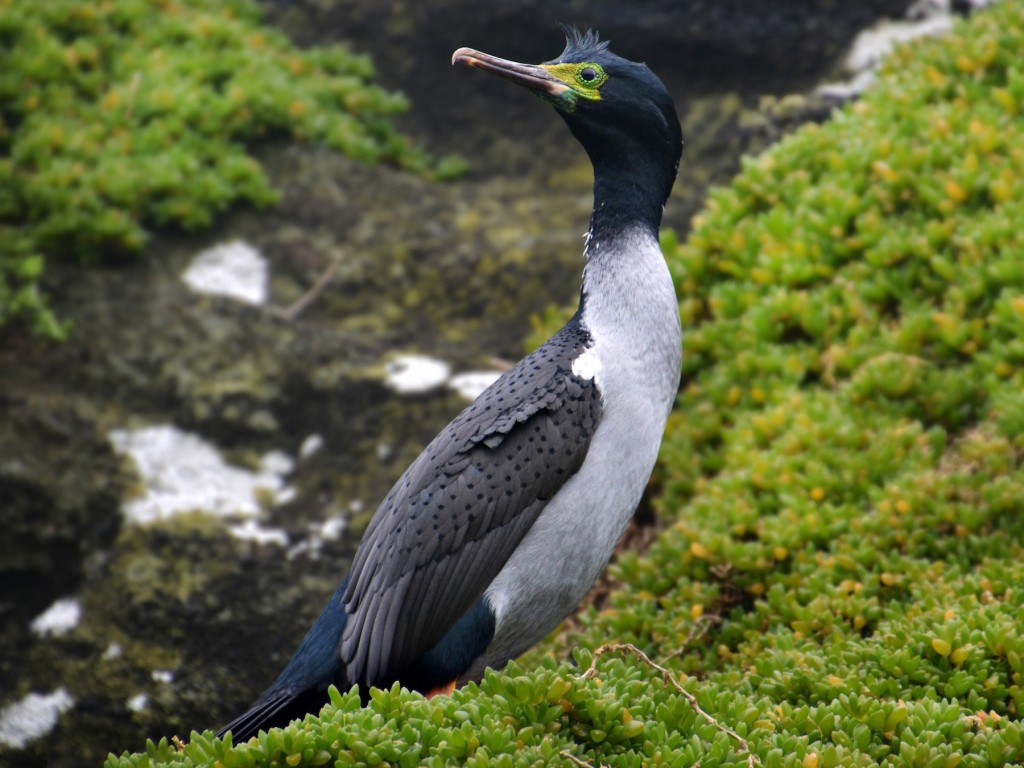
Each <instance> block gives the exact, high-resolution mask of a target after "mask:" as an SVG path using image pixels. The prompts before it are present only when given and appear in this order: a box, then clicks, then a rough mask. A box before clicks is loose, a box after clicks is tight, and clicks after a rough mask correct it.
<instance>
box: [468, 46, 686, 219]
mask: <svg viewBox="0 0 1024 768" xmlns="http://www.w3.org/2000/svg"><path fill="white" fill-rule="evenodd" d="M563 29H564V30H565V32H566V45H565V50H564V51H562V53H561V55H560V56H558V58H556V59H553V60H551V61H547V62H544V63H543V64H520V63H518V62H515V61H509V60H507V59H501V58H498V57H497V56H491V55H490V54H486V53H482V52H480V51H477V50H474V49H472V48H459V50H457V51H455V53H454V54H453V55H452V63H453V64H466V65H468V66H471V67H476V68H478V69H482V70H485V71H487V72H491V73H492V74H495V75H498V76H499V77H503V78H505V79H507V80H511V81H512V82H514V83H518V84H519V85H521V86H523V87H525V88H526V89H527V90H529V91H531V92H533V93H535V94H537V95H538V96H540V97H542V98H543V99H544V100H545V101H547V102H549V103H551V104H552V105H554V107H555V108H556V109H557V110H558V112H559V114H561V116H562V118H563V119H564V120H565V122H566V123H567V124H568V125H569V129H570V130H571V131H572V133H573V135H574V136H576V138H577V140H578V141H579V142H580V143H581V144H582V145H583V147H584V148H585V149H586V150H587V154H589V155H590V159H591V162H593V164H594V168H595V171H596V172H598V173H601V172H602V171H603V172H604V173H606V174H607V175H610V176H618V177H621V178H622V179H623V180H625V179H632V180H635V181H637V182H640V181H646V182H647V183H648V184H649V185H653V186H654V187H655V188H656V190H657V192H656V193H657V194H659V195H661V199H660V200H659V201H658V202H659V204H660V203H664V201H665V199H667V198H668V194H669V192H670V191H671V188H672V182H673V181H674V180H675V176H676V171H677V169H678V167H679V157H680V155H681V153H682V147H683V141H682V132H681V130H680V127H679V118H678V117H677V115H676V111H675V105H674V104H673V102H672V97H671V96H670V95H669V92H668V89H667V88H665V85H664V83H662V82H661V80H660V79H658V77H657V75H655V74H654V73H653V72H651V70H650V69H648V67H647V65H646V64H640V63H636V62H632V61H628V60H626V59H624V58H622V57H621V56H617V55H616V54H614V53H612V52H611V51H610V50H609V49H608V43H607V41H602V40H600V39H599V38H598V36H597V34H596V33H594V32H592V31H587V32H585V33H580V32H579V31H577V30H576V29H574V28H571V27H565V28H563Z"/></svg>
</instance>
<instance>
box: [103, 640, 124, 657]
mask: <svg viewBox="0 0 1024 768" xmlns="http://www.w3.org/2000/svg"><path fill="white" fill-rule="evenodd" d="M123 653H124V648H122V647H121V644H120V643H111V644H110V645H108V646H107V648H106V650H105V651H103V655H102V656H100V658H101V659H102V660H103V661H113V660H114V659H119V658H121V655H122V654H123Z"/></svg>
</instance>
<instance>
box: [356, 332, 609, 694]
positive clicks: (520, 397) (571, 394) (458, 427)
mask: <svg viewBox="0 0 1024 768" xmlns="http://www.w3.org/2000/svg"><path fill="white" fill-rule="evenodd" d="M589 342H590V338H589V335H588V333H587V331H586V329H585V328H584V327H582V326H581V325H580V323H579V321H578V319H577V318H574V319H573V320H572V321H570V323H569V324H567V325H566V326H565V327H564V328H563V329H562V330H561V331H559V333H557V334H556V335H555V336H554V337H552V338H551V339H550V340H549V341H548V342H547V343H546V344H544V345H543V346H542V347H540V348H539V349H538V350H537V351H535V352H534V353H533V354H531V355H529V356H527V357H526V358H524V359H523V360H522V361H520V362H519V363H518V364H517V365H516V366H515V367H513V368H512V369H510V370H509V371H508V372H506V373H505V374H504V375H503V376H502V377H501V378H500V379H498V380H497V381H496V382H495V383H494V384H493V385H491V387H489V388H488V389H487V390H486V391H485V392H484V393H483V394H481V395H480V397H478V398H477V399H476V400H475V401H474V402H473V404H472V405H470V406H469V407H468V408H466V410H464V411H463V412H462V413H461V414H460V415H459V416H458V417H456V418H455V420H453V421H452V422H451V423H450V424H449V425H448V426H447V427H446V428H445V429H444V430H442V432H441V433H440V434H439V435H438V436H437V437H436V438H435V439H434V440H433V442H431V443H430V445H429V446H427V448H426V450H424V452H423V453H422V454H421V455H420V457H419V458H418V459H416V461H414V462H413V464H412V465H411V466H410V467H409V469H408V470H406V472H405V474H404V475H402V477H401V478H400V479H399V480H398V482H397V483H396V484H395V486H394V488H392V489H391V492H390V493H389V494H388V495H387V497H386V498H385V499H384V501H383V503H382V504H381V506H380V508H379V509H378V510H377V512H376V514H375V515H374V517H373V519H372V520H371V522H370V525H369V527H368V528H367V531H366V534H365V535H364V537H363V541H362V543H361V544H360V547H359V550H358V551H357V552H356V556H355V561H354V563H353V566H352V570H351V572H350V575H349V581H348V588H347V589H346V591H345V595H344V603H345V607H346V610H347V611H348V612H349V614H350V617H349V620H348V623H347V625H346V627H345V632H344V635H343V636H342V640H341V646H340V649H339V652H340V657H341V661H342V665H343V666H344V667H345V669H346V671H347V676H348V678H349V682H350V683H359V684H371V685H389V684H390V683H391V682H392V681H394V680H395V679H397V678H398V677H399V676H400V675H401V673H402V671H403V669H405V668H407V667H408V666H409V665H411V664H412V663H413V662H415V661H416V659H417V658H419V657H420V656H421V655H422V654H424V653H425V652H426V651H428V650H429V649H430V648H431V647H433V646H434V645H435V644H436V643H437V642H438V641H439V640H440V639H441V637H442V636H443V635H444V634H445V633H446V632H447V631H448V630H449V629H450V628H451V627H452V626H453V625H454V624H455V622H456V621H458V619H459V617H460V616H462V615H463V614H464V613H465V612H466V611H468V610H469V609H470V608H471V607H472V606H473V605H474V603H476V601H478V600H479V599H480V598H481V596H482V595H483V594H484V591H485V590H486V589H487V587H488V585H489V584H490V583H491V581H492V580H493V579H494V577H495V576H496V575H497V574H498V572H499V571H500V570H501V568H502V566H503V565H504V564H505V562H506V561H507V560H508V558H509V556H510V555H511V554H512V552H513V551H514V550H515V549H516V547H517V546H518V545H519V542H520V541H521V540H522V538H523V536H524V535H525V534H526V532H527V531H528V530H529V529H530V526H531V525H532V524H533V522H534V521H535V520H536V519H537V517H538V516H539V515H540V513H541V511H542V510H543V509H544V507H545V505H546V504H547V503H548V501H549V500H550V499H551V497H552V496H554V495H555V493H557V492H558V490H559V489H560V488H561V487H562V485H563V484H564V483H565V481H566V480H567V479H568V478H569V477H571V476H572V475H573V474H574V473H575V472H576V470H577V469H579V467H580V465H581V464H582V463H583V459H584V458H585V456H586V454H587V449H588V447H589V445H590V440H591V437H592V436H593V434H594V431H595V429H596V428H597V424H598V421H599V420H600V417H601V399H600V394H599V392H598V387H597V385H596V383H595V382H594V381H593V380H587V379H582V378H580V377H578V376H575V375H574V374H573V373H572V363H573V360H575V359H576V358H577V357H578V356H579V355H580V354H581V353H582V352H583V351H584V350H585V349H586V348H587V346H588V344H589Z"/></svg>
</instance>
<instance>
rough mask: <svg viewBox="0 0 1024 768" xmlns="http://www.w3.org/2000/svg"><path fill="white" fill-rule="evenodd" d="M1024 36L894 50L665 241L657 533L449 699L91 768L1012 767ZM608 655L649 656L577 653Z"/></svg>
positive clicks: (969, 37)
mask: <svg viewBox="0 0 1024 768" xmlns="http://www.w3.org/2000/svg"><path fill="white" fill-rule="evenodd" d="M1021 50H1024V3H1021V2H1010V1H1009V0H1007V2H1003V3H1000V4H997V5H995V6H993V7H992V8H991V9H989V10H987V11H985V12H982V13H978V14H977V15H975V16H974V17H972V18H971V19H970V20H969V21H967V22H964V23H961V24H959V25H958V26H957V28H956V30H955V32H954V33H953V34H952V35H951V36H949V37H947V38H944V39H941V40H927V41H922V42H918V43H915V44H913V45H911V46H908V47H906V48H904V49H901V50H900V51H898V52H897V53H896V54H895V55H894V56H893V57H892V58H891V59H890V60H889V62H888V64H887V66H886V68H885V70H884V71H883V73H882V76H881V78H880V82H879V83H878V85H877V86H876V87H875V88H874V89H873V90H872V91H871V92H870V93H869V94H868V95H867V96H866V97H865V98H864V99H863V100H862V101H860V102H858V103H856V104H853V105H851V106H849V107H848V108H845V109H844V110H841V111H840V112H838V113H837V114H836V115H835V116H834V118H833V119H832V120H831V121H829V122H828V123H826V124H824V125H821V126H809V127H806V128H804V129H802V130H801V131H799V132H798V133H796V134H795V135H794V136H792V137H791V138H789V139H787V140H785V141H784V142H782V143H781V144H780V145H778V146H777V147H775V148H774V149H772V150H771V151H770V152H768V153H767V154H765V155H763V156H761V157H759V158H756V159H751V160H748V161H747V162H746V163H745V166H744V169H743V171H742V172H741V173H740V175H739V176H738V177H737V178H736V180H735V181H734V182H733V184H732V185H731V186H729V187H728V188H724V189H720V190H717V191H716V192H714V193H713V194H712V195H711V198H710V200H709V202H708V205H707V208H706V209H705V211H704V212H703V213H702V214H701V215H700V216H699V217H698V220H697V221H696V222H695V226H694V230H693V232H692V234H691V235H690V237H689V238H688V240H687V241H686V242H685V243H679V242H676V241H675V238H674V237H673V236H672V235H671V233H669V234H667V235H666V237H665V238H664V242H663V247H664V249H665V251H666V255H667V257H668V260H669V262H670V267H671V269H672V271H673V274H674V275H675V278H676V280H677V288H678V292H679V296H680V299H681V302H680V308H681V312H682V315H683V321H684V327H685V328H686V329H687V334H686V336H685V340H684V347H685V349H684V353H685V354H684V360H685V362H684V382H683V387H682V389H681V393H680V396H679V400H678V407H677V409H676V412H675V413H674V414H673V417H672V419H671V421H670V425H669V430H668V433H667V435H666V439H665V445H664V449H663V452H662V462H661V469H660V474H659V477H660V482H661V487H662V490H661V493H660V496H659V498H658V500H657V502H656V503H657V507H658V512H659V515H660V519H661V521H662V522H663V524H664V530H663V531H662V532H661V534H660V535H659V536H658V538H657V540H656V541H655V542H654V544H653V545H652V546H651V548H650V549H649V551H647V552H645V553H643V554H637V553H627V554H625V555H623V556H622V557H621V558H620V559H619V561H618V563H617V564H616V565H615V566H613V575H614V577H615V579H616V580H617V589H616V591H615V592H613V594H612V595H611V597H610V598H609V599H608V600H607V601H606V603H605V604H604V605H602V606H600V607H599V608H591V609H590V610H588V611H586V612H584V614H583V615H582V617H581V618H580V623H581V628H580V629H578V630H576V631H574V632H572V633H570V634H565V633H563V634H562V635H559V636H557V637H554V638H552V639H550V640H549V641H548V643H547V644H546V645H545V646H544V647H542V648H541V649H539V650H537V651H535V652H533V653H532V654H530V655H529V656H528V657H527V658H526V659H524V660H523V661H522V663H521V664H512V665H510V666H509V668H508V669H506V670H505V671H504V672H502V673H489V674H488V675H487V676H486V677H485V679H484V680H483V682H482V684H481V685H480V686H479V687H477V686H473V685H471V686H468V687H467V688H465V689H463V690H461V691H458V692H456V693H455V694H454V695H453V696H451V697H437V698H435V699H432V700H430V701H426V700H424V699H423V698H422V697H420V696H419V695H416V694H410V693H408V692H404V691H401V690H400V689H398V688H397V687H396V688H393V689H392V690H390V691H376V692H374V693H373V695H372V700H371V702H370V704H369V706H368V707H366V708H362V707H360V705H359V700H358V696H356V695H355V694H354V693H346V692H334V693H332V703H331V704H330V705H329V706H328V707H327V708H326V709H325V710H324V712H323V713H322V716H321V717H320V718H316V717H313V716H310V717H308V718H307V719H306V721H305V722H304V723H300V724H297V725H295V724H293V725H292V726H290V727H288V728H285V729H280V730H277V729H275V730H273V731H272V732H270V733H267V734H262V735H261V736H260V737H259V738H258V739H257V740H254V741H252V742H250V743H248V744H246V745H234V746H232V745H231V744H230V742H226V741H220V740H216V739H214V738H212V735H211V734H210V733H206V734H201V735H200V734H193V735H192V737H191V739H190V741H189V743H188V744H187V745H185V744H180V743H179V744H174V743H169V742H167V741H163V742H161V743H160V744H154V743H150V744H149V745H148V747H147V750H146V751H145V752H143V753H140V754H136V755H128V754H125V755H124V756H122V757H115V756H111V757H110V758H109V760H108V762H107V765H108V766H109V768H115V767H118V768H128V767H129V766H132V767H134V766H149V765H166V766H191V765H223V766H228V767H231V766H254V765H290V766H302V765H329V764H333V765H347V764H366V765H380V764H395V765H402V766H410V765H418V764H426V765H446V764H465V765H471V766H492V765H493V766H513V765H538V766H540V765H549V764H552V763H555V762H558V761H561V762H562V763H564V764H587V765H592V766H599V765H607V766H657V765H670V766H691V765H697V764H699V765H701V766H704V768H707V767H708V766H720V765H729V766H734V765H735V766H739V765H752V764H761V765H764V766H788V767H792V768H797V767H801V768H831V767H832V766H869V765H891V766H915V767H916V766H920V767H922V768H931V767H932V766H936V767H938V766H958V765H963V766H984V765H993V766H995V765H1008V764H1015V763H1018V764H1019V763H1020V762H1021V761H1024V724H1022V720H1021V715H1022V708H1024V632H1022V629H1024V598H1022V587H1021V585H1022V584H1024V543H1022V542H1024V514H1022V512H1024V508H1022V507H1024V398H1022V392H1024V243H1022V242H1021V234H1020V233H1021V232H1022V231H1024V184H1022V183H1021V181H1020V180H1021V178H1022V176H1024V149H1022V148H1024V119H1022V116H1021V110H1022V108H1024V69H1022V68H1021V66H1020V57H1019V52H1020V51H1021ZM609 641H613V642H615V643H629V644H631V645H632V646H633V647H635V648H636V649H638V650H639V651H642V652H643V653H644V654H646V656H647V657H649V658H650V659H653V660H654V661H655V662H657V664H658V665H659V667H658V668H656V667H655V666H653V665H652V664H649V663H647V662H645V661H644V660H643V658H642V657H640V656H639V655H638V654H636V653H634V652H633V651H632V650H629V649H625V650H623V651H617V652H616V651H608V652H606V653H604V654H603V656H602V658H600V659H599V660H598V661H597V662H596V663H594V664H593V667H592V669H591V664H592V662H594V657H593V649H596V648H599V647H600V646H601V645H602V644H603V643H606V642H609ZM567 647H574V648H575V649H576V650H575V651H574V657H575V662H576V664H575V665H573V664H571V663H567V662H564V661H558V660H557V659H559V658H562V655H561V653H560V651H562V650H564V649H565V648H567ZM662 669H664V670H667V671H668V673H670V676H669V678H668V679H666V677H665V675H663V674H662V671H661V670H662ZM677 685H678V686H681V687H682V688H683V689H684V690H685V691H688V692H689V693H690V694H692V696H693V697H694V699H693V701H690V700H688V698H687V697H686V696H685V695H683V693H681V692H680V690H679V689H678V688H677ZM694 703H696V704H697V705H699V710H698V708H697V707H695V706H694ZM702 712H703V713H706V715H707V716H706V717H705V716H704V714H702Z"/></svg>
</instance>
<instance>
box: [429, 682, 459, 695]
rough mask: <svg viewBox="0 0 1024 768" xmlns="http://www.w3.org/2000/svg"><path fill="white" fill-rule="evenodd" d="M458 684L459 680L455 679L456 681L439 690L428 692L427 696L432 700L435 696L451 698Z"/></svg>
mask: <svg viewBox="0 0 1024 768" xmlns="http://www.w3.org/2000/svg"><path fill="white" fill-rule="evenodd" d="M457 682H459V681H458V679H455V680H452V681H451V682H450V683H448V684H447V685H442V686H440V687H438V688H434V689H433V690H430V691H427V694H426V696H427V698H428V699H432V698H434V697H435V696H450V695H451V693H452V691H454V690H455V684H456V683H457Z"/></svg>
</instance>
